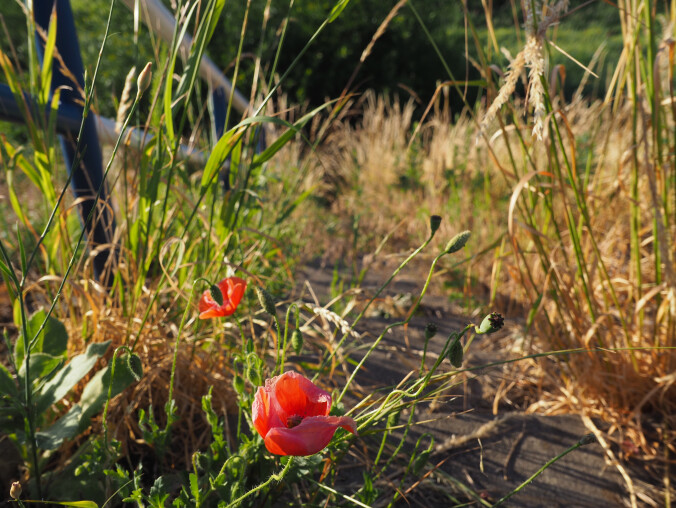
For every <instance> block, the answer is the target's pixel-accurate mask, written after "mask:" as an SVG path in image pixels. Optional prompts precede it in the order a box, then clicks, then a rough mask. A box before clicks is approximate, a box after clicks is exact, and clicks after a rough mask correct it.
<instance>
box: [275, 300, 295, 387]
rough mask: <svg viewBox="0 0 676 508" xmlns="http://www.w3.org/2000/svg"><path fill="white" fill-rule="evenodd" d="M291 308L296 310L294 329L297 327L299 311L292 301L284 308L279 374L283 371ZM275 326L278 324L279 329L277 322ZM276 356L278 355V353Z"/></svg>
mask: <svg viewBox="0 0 676 508" xmlns="http://www.w3.org/2000/svg"><path fill="white" fill-rule="evenodd" d="M293 309H295V310H296V329H298V313H299V310H298V305H296V304H295V303H292V304H291V305H289V308H288V309H286V318H285V319H284V343H283V345H282V352H281V358H280V361H279V366H278V367H279V374H280V375H281V374H283V373H284V361H285V359H286V344H287V340H288V338H289V318H290V317H291V311H292V310H293ZM277 326H278V330H279V324H278V325H277ZM277 346H279V338H278V339H277ZM278 356H280V355H278Z"/></svg>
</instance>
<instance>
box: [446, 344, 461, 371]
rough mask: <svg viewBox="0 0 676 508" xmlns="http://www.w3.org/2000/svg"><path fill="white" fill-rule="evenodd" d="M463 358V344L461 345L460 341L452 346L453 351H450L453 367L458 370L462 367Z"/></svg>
mask: <svg viewBox="0 0 676 508" xmlns="http://www.w3.org/2000/svg"><path fill="white" fill-rule="evenodd" d="M462 356H463V351H462V344H460V341H459V340H456V341H455V342H453V344H451V349H449V351H448V359H449V360H450V361H451V365H453V367H455V368H456V369H459V368H460V367H462Z"/></svg>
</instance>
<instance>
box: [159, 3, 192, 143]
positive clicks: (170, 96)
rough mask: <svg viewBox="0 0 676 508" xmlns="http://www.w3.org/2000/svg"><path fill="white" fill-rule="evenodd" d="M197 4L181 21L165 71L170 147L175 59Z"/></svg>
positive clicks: (165, 96) (166, 112) (166, 125)
mask: <svg viewBox="0 0 676 508" xmlns="http://www.w3.org/2000/svg"><path fill="white" fill-rule="evenodd" d="M198 3H199V2H195V4H194V5H193V6H192V8H191V9H190V11H188V14H187V16H186V17H185V19H184V21H183V27H182V28H181V31H180V33H179V34H178V36H177V38H176V46H175V47H174V48H173V49H172V52H171V60H170V61H169V68H168V69H167V79H166V81H165V82H164V97H163V104H164V126H165V129H166V133H167V137H168V141H169V144H170V145H173V144H174V140H175V134H174V117H173V113H172V110H171V106H172V102H173V92H172V90H173V83H174V81H173V76H174V68H175V67H176V57H177V56H178V54H179V53H180V52H181V50H180V47H181V45H180V42H181V41H182V40H183V38H184V37H185V32H186V30H187V29H188V26H189V25H190V23H189V21H190V19H191V18H192V16H193V14H194V13H195V8H196V7H197V5H198Z"/></svg>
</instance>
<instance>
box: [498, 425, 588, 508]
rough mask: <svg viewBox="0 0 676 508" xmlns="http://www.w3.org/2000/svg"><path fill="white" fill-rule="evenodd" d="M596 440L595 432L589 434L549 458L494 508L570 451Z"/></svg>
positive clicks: (499, 500)
mask: <svg viewBox="0 0 676 508" xmlns="http://www.w3.org/2000/svg"><path fill="white" fill-rule="evenodd" d="M593 442H594V435H593V434H587V435H586V436H584V437H582V439H580V440H579V441H578V442H577V443H575V444H574V445H573V446H571V447H570V448H568V449H567V450H564V451H563V452H561V453H560V454H558V455H557V456H556V457H554V458H553V459H551V460H548V461H547V462H546V463H545V465H544V466H542V467H541V468H540V469H538V470H537V471H536V472H535V473H534V474H533V475H532V476H531V477H530V478H528V479H527V480H526V481H525V482H523V483H522V484H521V485H519V486H518V487H517V488H515V489H514V490H513V491H511V492H510V493H509V494H507V495H506V496H503V497H502V498H500V499H498V502H497V503H495V504H494V505H493V508H495V507H496V506H500V505H501V504H502V503H504V502H505V501H507V500H508V499H509V498H510V497H512V496H513V495H514V494H516V493H518V492H520V491H521V490H522V489H523V488H524V487H525V486H526V485H528V484H529V483H531V482H532V481H533V480H535V479H536V478H537V477H538V476H540V475H541V474H542V473H544V472H545V470H546V469H547V468H548V467H549V466H551V465H552V464H554V463H555V462H556V461H558V460H560V459H562V458H563V457H565V456H566V455H568V454H569V453H570V452H572V451H574V450H577V449H578V448H580V447H582V446H585V445H588V444H590V443H593Z"/></svg>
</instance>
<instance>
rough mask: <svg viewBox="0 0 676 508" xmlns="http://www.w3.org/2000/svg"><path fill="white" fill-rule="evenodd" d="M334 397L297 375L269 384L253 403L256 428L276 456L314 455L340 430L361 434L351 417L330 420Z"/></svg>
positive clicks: (283, 375)
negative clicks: (332, 398)
mask: <svg viewBox="0 0 676 508" xmlns="http://www.w3.org/2000/svg"><path fill="white" fill-rule="evenodd" d="M330 410H331V395H329V394H328V393H327V392H325V391H324V390H322V389H321V388H318V387H316V386H315V385H314V384H313V383H312V381H310V380H309V379H307V378H305V377H303V376H301V375H300V374H298V373H297V372H292V371H290V372H285V373H284V374H282V375H281V376H276V377H273V378H272V379H268V380H266V381H265V386H264V387H263V386H261V387H259V388H258V392H256V397H255V399H254V403H253V423H254V428H255V429H256V430H257V431H258V433H259V434H260V435H261V437H262V438H263V439H264V440H265V447H266V448H267V449H268V451H269V452H270V453H274V454H275V455H296V456H305V455H313V454H315V453H317V452H319V451H321V450H323V449H324V448H326V446H327V445H328V444H329V441H331V438H332V437H333V434H334V433H335V432H336V429H338V427H342V428H344V429H345V430H347V431H349V432H352V433H353V434H355V435H356V434H357V425H356V423H355V421H354V420H353V419H352V418H350V417H349V416H329V411H330Z"/></svg>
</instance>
